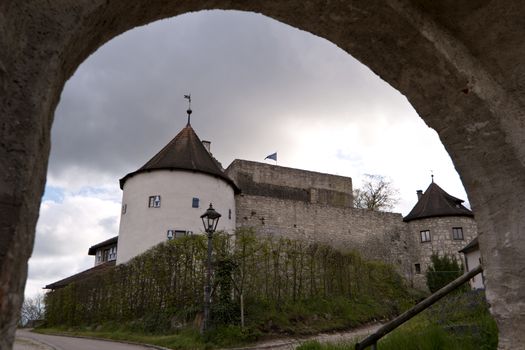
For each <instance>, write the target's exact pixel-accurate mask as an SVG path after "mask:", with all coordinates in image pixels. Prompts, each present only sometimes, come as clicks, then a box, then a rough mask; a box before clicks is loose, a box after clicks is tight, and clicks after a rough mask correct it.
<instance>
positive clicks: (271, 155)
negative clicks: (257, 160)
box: [264, 152, 277, 161]
mask: <svg viewBox="0 0 525 350" xmlns="http://www.w3.org/2000/svg"><path fill="white" fill-rule="evenodd" d="M266 159H273V160H275V161H277V152H275V153H272V154H270V155H269V156H268V157H266V158H264V160H266Z"/></svg>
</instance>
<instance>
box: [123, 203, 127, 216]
mask: <svg viewBox="0 0 525 350" xmlns="http://www.w3.org/2000/svg"><path fill="white" fill-rule="evenodd" d="M126 210H128V205H127V204H122V215H124V214H126Z"/></svg>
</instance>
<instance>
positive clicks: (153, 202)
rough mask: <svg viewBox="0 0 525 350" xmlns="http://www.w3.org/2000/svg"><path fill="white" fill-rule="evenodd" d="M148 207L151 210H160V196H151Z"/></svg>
mask: <svg viewBox="0 0 525 350" xmlns="http://www.w3.org/2000/svg"><path fill="white" fill-rule="evenodd" d="M148 207H149V208H160V196H159V195H156V196H149V201H148Z"/></svg>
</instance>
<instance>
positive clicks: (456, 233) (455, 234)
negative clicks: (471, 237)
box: [452, 227, 464, 241]
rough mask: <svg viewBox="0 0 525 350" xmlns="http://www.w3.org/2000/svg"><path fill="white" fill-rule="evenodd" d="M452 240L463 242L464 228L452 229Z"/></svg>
mask: <svg viewBox="0 0 525 350" xmlns="http://www.w3.org/2000/svg"><path fill="white" fill-rule="evenodd" d="M452 239H453V240H455V241H462V240H463V239H464V238H463V228H462V227H453V228H452Z"/></svg>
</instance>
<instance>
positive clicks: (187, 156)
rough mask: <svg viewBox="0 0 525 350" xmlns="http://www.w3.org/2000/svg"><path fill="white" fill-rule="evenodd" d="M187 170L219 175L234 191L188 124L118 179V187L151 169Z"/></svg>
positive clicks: (226, 177)
mask: <svg viewBox="0 0 525 350" xmlns="http://www.w3.org/2000/svg"><path fill="white" fill-rule="evenodd" d="M161 169H165V170H188V171H196V172H200V173H204V174H209V175H213V176H216V177H219V178H221V179H223V180H225V181H226V182H228V183H229V184H230V185H231V186H232V187H233V188H234V190H235V191H236V192H238V189H237V186H236V185H235V183H234V182H233V181H232V180H231V179H230V178H229V177H228V176H227V175H226V174H225V173H224V172H223V170H222V168H221V166H220V163H219V162H218V161H217V160H216V159H214V158H213V157H212V156H211V155H210V153H209V152H208V151H207V150H206V148H205V147H204V145H203V144H202V142H201V140H200V139H199V137H198V136H197V134H196V133H195V131H194V130H193V128H192V127H191V125H190V124H188V125H186V127H185V128H184V129H182V130H181V131H180V132H179V133H178V134H177V136H175V138H173V140H171V141H170V142H169V143H168V144H167V145H166V146H164V148H163V149H161V150H160V151H159V153H157V154H156V155H155V156H154V157H153V158H151V159H150V160H149V161H148V162H147V163H146V164H144V165H143V166H142V167H141V168H140V169H138V170H137V171H134V172H132V173H129V174H127V175H126V176H124V177H123V178H122V179H120V188H121V189H122V188H124V183H125V182H126V180H127V179H129V178H130V177H132V176H134V175H136V174H139V173H143V172H148V171H153V170H161Z"/></svg>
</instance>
